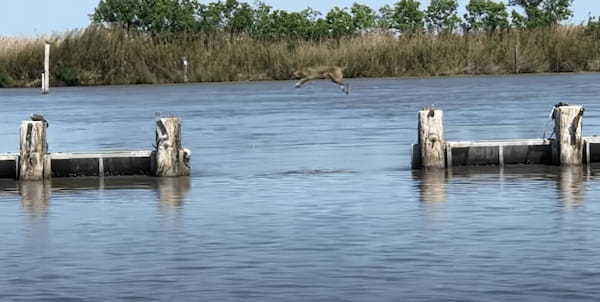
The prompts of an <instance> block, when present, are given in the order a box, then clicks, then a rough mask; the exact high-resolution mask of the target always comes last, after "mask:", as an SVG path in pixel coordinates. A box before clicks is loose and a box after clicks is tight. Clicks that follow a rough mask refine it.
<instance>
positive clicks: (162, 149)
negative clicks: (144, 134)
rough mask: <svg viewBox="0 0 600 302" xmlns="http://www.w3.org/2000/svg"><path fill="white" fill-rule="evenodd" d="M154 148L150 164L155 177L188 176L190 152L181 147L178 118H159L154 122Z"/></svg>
mask: <svg viewBox="0 0 600 302" xmlns="http://www.w3.org/2000/svg"><path fill="white" fill-rule="evenodd" d="M155 146H156V150H155V152H154V160H153V161H152V162H153V165H154V166H153V171H154V174H155V175H156V176H162V177H175V176H187V175H189V174H190V168H189V160H190V152H189V150H186V149H184V148H183V146H182V142H181V121H180V119H179V118H176V117H169V118H161V119H159V120H157V121H156V145H155Z"/></svg>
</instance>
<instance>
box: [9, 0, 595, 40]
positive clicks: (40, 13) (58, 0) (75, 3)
mask: <svg viewBox="0 0 600 302" xmlns="http://www.w3.org/2000/svg"><path fill="white" fill-rule="evenodd" d="M0 1H2V6H1V7H0V36H37V35H45V34H57V33H63V32H65V31H68V30H71V29H77V28H83V27H86V26H87V25H88V24H89V22H90V21H89V20H90V18H89V15H90V14H91V13H92V12H93V11H94V8H95V7H96V5H97V4H98V2H99V0H0ZM507 1H508V0H503V2H505V3H506V2H507ZM202 2H208V1H202ZM262 2H265V3H267V4H269V5H271V6H273V7H274V8H276V9H285V10H290V11H298V10H302V9H304V8H306V7H311V8H313V9H316V10H318V11H321V12H324V13H326V12H327V11H329V10H330V9H331V8H332V7H334V6H339V7H350V6H351V5H352V3H354V2H359V3H362V4H366V5H369V6H370V7H372V8H376V9H378V8H379V7H381V6H383V5H385V4H393V3H395V2H397V0H305V1H299V0H263V1H262ZM467 2H468V0H459V3H460V6H461V10H460V14H461V15H462V14H463V13H464V6H465V5H466V3H467ZM249 3H253V1H249ZM428 4H429V0H422V1H421V8H426V7H427V5H428ZM573 10H574V13H575V16H574V17H573V18H572V19H571V20H570V22H571V23H576V24H578V23H581V22H583V21H585V20H587V19H588V16H589V15H590V14H591V15H592V16H600V1H599V0H575V1H574V3H573Z"/></svg>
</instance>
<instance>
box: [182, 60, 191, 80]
mask: <svg viewBox="0 0 600 302" xmlns="http://www.w3.org/2000/svg"><path fill="white" fill-rule="evenodd" d="M181 64H182V65H183V82H184V83H187V82H188V81H189V79H188V66H189V64H188V60H187V58H186V57H181Z"/></svg>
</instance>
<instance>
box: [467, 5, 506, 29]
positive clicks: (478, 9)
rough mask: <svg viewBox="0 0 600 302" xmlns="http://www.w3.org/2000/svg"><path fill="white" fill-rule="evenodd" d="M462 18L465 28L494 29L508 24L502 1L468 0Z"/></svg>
mask: <svg viewBox="0 0 600 302" xmlns="http://www.w3.org/2000/svg"><path fill="white" fill-rule="evenodd" d="M464 18H465V21H466V26H465V28H466V29H467V30H475V31H478V30H484V31H495V30H496V29H504V28H508V26H509V23H508V12H507V11H506V6H505V5H504V3H497V2H494V1H491V0H470V1H469V4H467V13H466V14H465V15H464Z"/></svg>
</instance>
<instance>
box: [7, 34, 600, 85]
mask: <svg viewBox="0 0 600 302" xmlns="http://www.w3.org/2000/svg"><path fill="white" fill-rule="evenodd" d="M45 39H48V37H40V38H21V39H6V38H4V39H0V87H3V86H4V87H7V86H11V87H28V86H36V85H39V78H40V74H41V72H42V66H43V64H42V62H43V49H44V47H43V44H44V40H45ZM51 39H52V40H54V44H53V47H52V53H51V71H52V76H51V79H52V81H53V85H54V86H56V85H112V84H141V83H144V84H157V83H176V82H181V81H183V74H182V66H181V57H182V56H185V57H187V59H188V61H189V62H190V67H189V78H190V80H191V81H195V82H221V81H246V80H285V79H291V78H292V77H293V70H294V69H295V68H299V67H302V66H310V65H321V64H335V65H342V66H345V67H346V69H345V76H346V77H403V76H442V75H465V74H507V73H515V72H519V73H534V72H535V73H538V72H575V71H600V40H599V37H598V33H596V32H593V31H590V30H588V28H587V27H585V26H559V27H554V28H542V29H533V30H511V31H508V32H498V33H477V34H465V35H463V34H460V35H459V34H449V35H432V34H421V35H411V36H400V37H395V36H392V35H387V34H381V33H378V34H375V33H373V34H365V35H363V36H359V37H347V38H342V39H340V40H325V41H305V40H285V41H259V40H255V39H252V38H249V37H247V36H243V35H240V36H236V37H233V38H232V37H230V36H229V35H221V34H213V35H203V34H187V35H179V36H148V35H142V34H135V33H128V32H125V31H122V30H114V29H105V28H100V27H89V28H87V29H85V30H82V31H73V32H69V33H66V34H63V35H60V36H54V37H51Z"/></svg>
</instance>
